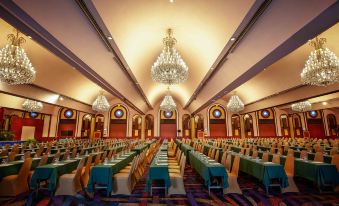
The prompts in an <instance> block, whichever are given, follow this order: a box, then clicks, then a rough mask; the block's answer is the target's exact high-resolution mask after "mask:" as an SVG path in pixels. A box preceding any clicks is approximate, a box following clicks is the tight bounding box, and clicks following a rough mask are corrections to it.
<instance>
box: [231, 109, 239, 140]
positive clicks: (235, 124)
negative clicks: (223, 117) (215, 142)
mask: <svg viewBox="0 0 339 206" xmlns="http://www.w3.org/2000/svg"><path fill="white" fill-rule="evenodd" d="M231 120H232V131H233V136H234V137H241V126H240V116H239V115H237V114H233V115H232V118H231Z"/></svg>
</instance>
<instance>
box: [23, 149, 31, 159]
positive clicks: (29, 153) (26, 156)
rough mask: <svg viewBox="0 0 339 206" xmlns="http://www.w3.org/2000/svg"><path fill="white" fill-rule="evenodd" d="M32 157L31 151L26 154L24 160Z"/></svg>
mask: <svg viewBox="0 0 339 206" xmlns="http://www.w3.org/2000/svg"><path fill="white" fill-rule="evenodd" d="M30 157H31V152H30V151H27V152H25V154H24V158H25V159H27V158H30Z"/></svg>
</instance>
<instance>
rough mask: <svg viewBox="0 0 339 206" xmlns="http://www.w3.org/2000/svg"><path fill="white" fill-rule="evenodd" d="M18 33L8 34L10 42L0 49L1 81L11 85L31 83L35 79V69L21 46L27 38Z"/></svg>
mask: <svg viewBox="0 0 339 206" xmlns="http://www.w3.org/2000/svg"><path fill="white" fill-rule="evenodd" d="M19 34H20V32H19V31H18V30H16V34H9V35H7V39H8V40H9V41H10V43H8V44H6V45H5V47H3V48H2V49H0V82H4V83H7V84H9V85H16V84H30V83H32V82H33V81H34V80H35V69H34V67H33V66H32V64H31V61H30V60H29V59H28V57H27V55H26V52H25V50H24V49H23V48H22V47H21V45H22V44H23V43H25V42H26V40H25V39H24V38H23V37H21V36H19Z"/></svg>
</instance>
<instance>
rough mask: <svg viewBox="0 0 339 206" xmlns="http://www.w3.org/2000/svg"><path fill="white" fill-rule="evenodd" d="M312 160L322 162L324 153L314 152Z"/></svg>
mask: <svg viewBox="0 0 339 206" xmlns="http://www.w3.org/2000/svg"><path fill="white" fill-rule="evenodd" d="M314 161H316V162H324V154H323V153H322V152H316V153H315V156H314Z"/></svg>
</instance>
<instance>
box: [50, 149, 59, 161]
mask: <svg viewBox="0 0 339 206" xmlns="http://www.w3.org/2000/svg"><path fill="white" fill-rule="evenodd" d="M59 159H60V150H58V152H57V153H56V154H55V155H54V157H53V160H52V162H55V160H59Z"/></svg>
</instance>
